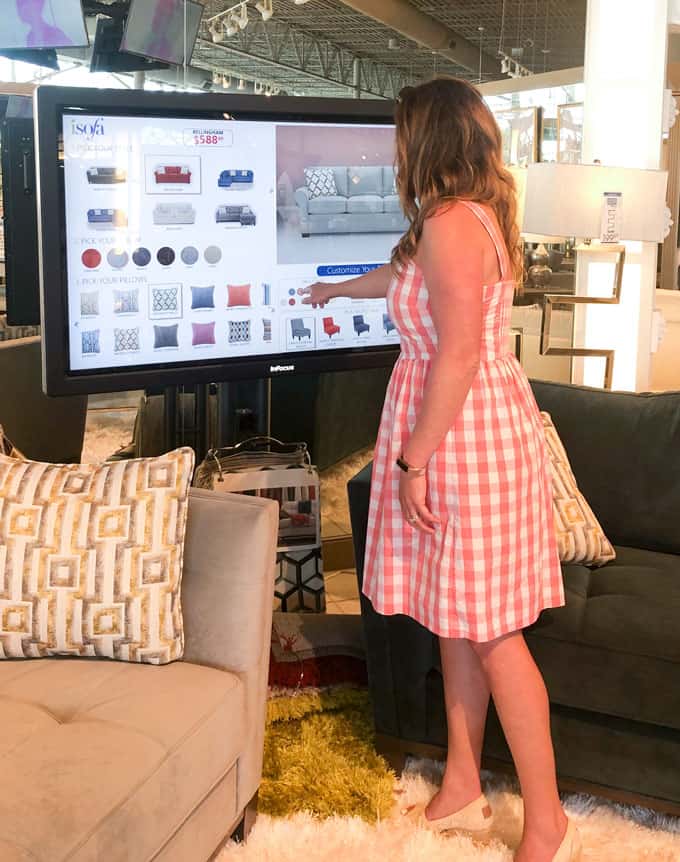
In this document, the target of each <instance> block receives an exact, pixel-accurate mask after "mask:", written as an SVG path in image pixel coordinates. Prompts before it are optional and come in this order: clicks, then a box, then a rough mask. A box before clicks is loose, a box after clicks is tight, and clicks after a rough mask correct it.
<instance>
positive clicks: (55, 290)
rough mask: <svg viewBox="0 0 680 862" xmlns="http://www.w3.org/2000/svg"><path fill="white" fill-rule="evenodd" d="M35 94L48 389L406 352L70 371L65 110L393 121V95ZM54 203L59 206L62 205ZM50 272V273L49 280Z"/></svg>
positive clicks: (249, 374)
mask: <svg viewBox="0 0 680 862" xmlns="http://www.w3.org/2000/svg"><path fill="white" fill-rule="evenodd" d="M34 99H35V106H34V117H35V133H36V134H35V137H36V167H37V196H38V211H39V219H38V245H39V263H40V308H41V323H42V357H43V389H44V390H45V392H46V393H47V394H48V395H75V394H94V393H98V392H117V391H126V390H133V389H145V388H148V387H150V386H171V385H176V384H185V385H189V384H195V383H216V382H226V381H229V380H239V379H257V378H267V377H275V376H281V375H282V374H290V373H297V374H304V373H319V372H326V371H348V370H352V369H361V368H381V367H389V366H391V365H392V364H393V363H394V361H395V360H396V358H397V356H398V354H399V344H398V343H396V344H390V345H386V346H384V347H381V346H378V347H349V348H342V349H338V350H337V351H336V350H334V351H333V352H330V351H324V350H317V351H309V353H307V352H304V353H303V352H300V353H297V352H296V353H276V354H275V353H272V354H267V355H266V356H250V357H243V358H221V359H216V360H211V361H209V362H208V361H206V360H203V361H196V360H195V361H182V362H173V363H160V362H159V363H155V364H153V365H140V366H123V367H121V368H118V369H113V370H112V369H95V368H92V369H84V370H78V371H72V370H71V369H70V367H69V366H70V356H69V316H68V273H67V262H66V240H65V203H64V200H65V198H64V182H63V169H62V167H60V164H59V161H58V144H59V140H60V135H61V134H62V128H63V127H62V117H63V114H64V113H65V112H67V111H69V110H73V109H76V110H77V111H79V112H82V113H83V114H102V115H107V114H116V113H117V114H126V113H127V114H140V115H142V116H158V117H163V116H170V117H177V116H179V117H184V116H186V117H187V119H189V118H193V119H205V118H206V115H209V114H211V113H212V114H214V115H224V114H225V113H227V114H230V115H231V116H233V117H235V118H237V119H263V120H277V119H278V120H280V121H284V122H301V123H304V122H327V123H343V122H349V123H375V124H378V125H383V124H384V125H392V124H393V123H394V103H393V102H391V101H387V100H377V99H376V100H360V99H318V98H310V97H290V96H272V97H270V98H265V97H263V96H251V95H237V94H229V93H224V94H222V93H219V94H215V93H209V94H190V93H157V92H151V93H147V92H145V91H142V90H95V89H89V88H75V87H52V86H40V87H38V88H37V89H36V91H35V96H34ZM55 201H56V202H57V204H58V205H57V206H56V207H55ZM55 209H56V213H57V215H56V218H55ZM45 273H50V274H53V275H51V276H50V277H49V278H46V277H45ZM277 366H283V367H284V368H285V369H286V370H277Z"/></svg>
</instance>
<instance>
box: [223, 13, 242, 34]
mask: <svg viewBox="0 0 680 862" xmlns="http://www.w3.org/2000/svg"><path fill="white" fill-rule="evenodd" d="M239 29H240V27H239V21H238V18H236V16H235V15H230V16H229V17H228V18H227V25H226V27H225V28H224V33H225V35H226V36H235V35H236V34H237V33H238V31H239Z"/></svg>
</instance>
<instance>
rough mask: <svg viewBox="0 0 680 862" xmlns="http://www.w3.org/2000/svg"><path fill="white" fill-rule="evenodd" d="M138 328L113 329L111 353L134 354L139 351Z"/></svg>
mask: <svg viewBox="0 0 680 862" xmlns="http://www.w3.org/2000/svg"><path fill="white" fill-rule="evenodd" d="M139 347H140V345H139V328H138V327H135V328H134V329H114V330H113V352H114V353H134V352H135V351H137V350H139Z"/></svg>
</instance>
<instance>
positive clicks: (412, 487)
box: [399, 473, 441, 533]
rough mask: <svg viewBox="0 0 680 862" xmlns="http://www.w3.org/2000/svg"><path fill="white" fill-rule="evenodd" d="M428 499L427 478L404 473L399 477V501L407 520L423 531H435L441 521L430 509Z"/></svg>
mask: <svg viewBox="0 0 680 862" xmlns="http://www.w3.org/2000/svg"><path fill="white" fill-rule="evenodd" d="M426 499H427V478H426V477H425V476H409V474H408V473H402V474H401V476H400V477H399V503H400V504H401V511H402V513H403V515H404V518H405V520H406V522H407V523H408V524H409V526H411V527H413V528H414V529H417V530H422V532H423V533H434V531H435V527H436V525H437V524H439V523H441V522H440V519H439V518H437V517H435V515H433V514H432V512H431V511H430V509H429V507H428V505H427V502H426Z"/></svg>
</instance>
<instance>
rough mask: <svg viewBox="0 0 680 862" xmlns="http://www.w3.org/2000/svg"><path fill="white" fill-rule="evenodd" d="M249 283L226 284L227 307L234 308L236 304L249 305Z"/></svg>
mask: <svg viewBox="0 0 680 862" xmlns="http://www.w3.org/2000/svg"><path fill="white" fill-rule="evenodd" d="M250 304H251V303H250V285H249V284H228V285H227V308H235V307H237V306H242V307H246V306H250Z"/></svg>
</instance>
